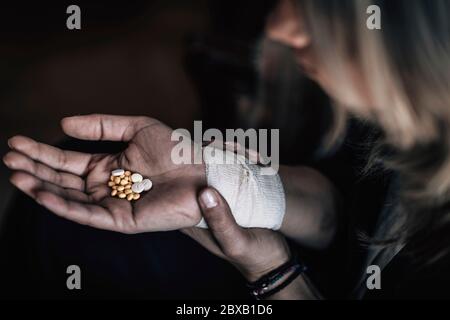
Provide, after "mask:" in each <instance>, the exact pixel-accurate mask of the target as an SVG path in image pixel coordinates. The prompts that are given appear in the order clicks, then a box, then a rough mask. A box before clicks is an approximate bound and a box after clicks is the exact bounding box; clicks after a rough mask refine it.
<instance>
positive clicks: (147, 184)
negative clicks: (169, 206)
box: [141, 179, 153, 191]
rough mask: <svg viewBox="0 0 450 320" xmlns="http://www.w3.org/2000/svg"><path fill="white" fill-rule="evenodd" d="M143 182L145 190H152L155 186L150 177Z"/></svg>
mask: <svg viewBox="0 0 450 320" xmlns="http://www.w3.org/2000/svg"><path fill="white" fill-rule="evenodd" d="M141 183H142V184H143V185H144V191H148V190H150V189H151V188H152V186H153V183H152V181H151V180H150V179H144V180H142V182H141Z"/></svg>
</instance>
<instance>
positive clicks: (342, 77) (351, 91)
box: [308, 64, 373, 118]
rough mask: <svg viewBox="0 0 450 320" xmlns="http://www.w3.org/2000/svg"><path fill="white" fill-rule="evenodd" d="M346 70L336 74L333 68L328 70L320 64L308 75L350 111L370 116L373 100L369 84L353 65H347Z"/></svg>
mask: <svg viewBox="0 0 450 320" xmlns="http://www.w3.org/2000/svg"><path fill="white" fill-rule="evenodd" d="M344 70H345V71H344V74H334V73H333V70H330V71H328V70H326V68H324V67H323V66H322V65H320V64H318V65H316V67H315V68H314V72H313V73H311V74H308V76H309V77H310V78H311V79H312V80H314V81H315V82H317V83H318V84H319V85H320V86H321V88H322V89H323V90H324V91H325V92H326V93H327V94H328V95H329V96H330V98H331V99H333V100H335V101H336V102H337V103H339V104H340V105H341V106H342V107H344V108H346V109H347V110H348V111H349V112H351V113H354V114H357V115H359V116H362V117H365V118H368V117H370V114H371V113H372V109H373V101H372V98H371V96H370V89H369V84H368V83H367V81H366V79H365V78H364V77H363V76H362V74H361V73H359V72H357V70H355V69H354V68H353V67H351V66H347V67H345V68H344Z"/></svg>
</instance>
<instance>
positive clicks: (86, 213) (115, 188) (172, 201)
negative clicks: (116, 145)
mask: <svg viewBox="0 0 450 320" xmlns="http://www.w3.org/2000/svg"><path fill="white" fill-rule="evenodd" d="M62 128H63V130H64V132H65V133H66V134H67V135H69V136H72V137H74V138H77V139H83V140H105V141H121V142H126V143H127V147H126V148H125V149H124V150H123V151H122V152H120V153H114V154H107V153H96V154H90V153H84V152H80V151H73V150H63V149H60V148H56V147H53V146H50V145H47V144H44V143H40V142H37V141H35V140H33V139H30V138H28V137H23V136H16V137H13V138H11V139H10V140H9V142H8V144H9V146H10V148H11V151H10V152H9V153H8V154H7V155H6V156H5V157H4V162H5V164H6V165H7V166H8V167H9V168H10V169H12V170H13V171H14V173H13V175H12V177H11V182H12V183H13V184H14V185H15V186H16V187H17V188H19V189H20V190H22V191H23V192H24V193H26V194H27V195H29V196H30V197H32V198H33V199H35V200H36V201H37V202H38V203H39V204H41V205H42V206H44V207H46V208H47V209H49V210H50V211H52V212H54V213H55V214H57V215H59V216H61V217H64V218H66V219H69V220H72V221H75V222H78V223H80V224H85V225H89V226H92V227H95V228H100V229H107V230H112V231H118V232H123V233H139V232H149V231H167V230H177V229H181V228H186V227H192V226H195V225H196V224H197V223H198V222H199V221H200V220H201V212H200V208H199V206H198V202H197V194H198V190H199V189H201V188H202V187H204V186H205V184H206V179H205V172H204V171H205V170H204V167H203V166H202V165H175V164H174V163H173V162H172V161H171V151H172V148H173V146H174V144H176V142H173V141H171V133H172V129H171V128H169V127H167V126H166V125H164V124H162V123H161V122H159V121H157V120H155V119H152V118H147V117H127V116H112V115H88V116H76V117H69V118H65V119H63V121H62Z"/></svg>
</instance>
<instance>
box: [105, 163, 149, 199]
mask: <svg viewBox="0 0 450 320" xmlns="http://www.w3.org/2000/svg"><path fill="white" fill-rule="evenodd" d="M108 186H109V187H111V189H112V190H111V197H116V196H117V197H119V198H120V199H124V198H126V199H127V200H128V201H132V200H138V199H139V198H140V197H141V193H142V192H143V191H149V190H150V189H151V188H152V186H153V183H152V181H151V180H150V179H144V178H143V177H142V175H140V174H139V173H133V174H132V173H131V171H128V170H127V171H125V170H123V169H116V170H113V171H112V172H111V177H110V181H109V182H108Z"/></svg>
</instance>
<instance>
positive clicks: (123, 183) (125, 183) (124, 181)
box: [120, 180, 128, 186]
mask: <svg viewBox="0 0 450 320" xmlns="http://www.w3.org/2000/svg"><path fill="white" fill-rule="evenodd" d="M127 184H128V180H122V181H120V185H121V186H125V185H127Z"/></svg>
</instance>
